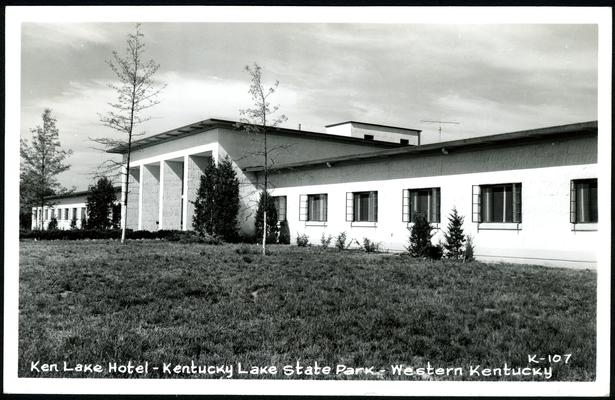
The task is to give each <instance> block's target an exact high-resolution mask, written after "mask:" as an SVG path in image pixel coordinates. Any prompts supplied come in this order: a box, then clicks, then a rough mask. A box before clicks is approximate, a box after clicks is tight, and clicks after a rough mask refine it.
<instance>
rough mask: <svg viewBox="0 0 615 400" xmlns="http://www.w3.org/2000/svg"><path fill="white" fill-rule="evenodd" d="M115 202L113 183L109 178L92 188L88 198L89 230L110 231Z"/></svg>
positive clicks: (102, 179) (101, 179) (101, 180)
mask: <svg viewBox="0 0 615 400" xmlns="http://www.w3.org/2000/svg"><path fill="white" fill-rule="evenodd" d="M115 200H116V198H115V189H114V187H113V183H112V182H111V180H109V179H108V178H107V177H102V178H100V179H99V180H98V181H97V182H96V184H95V185H93V186H90V188H89V193H88V198H87V209H88V215H89V220H88V228H89V229H109V228H110V227H111V226H112V221H111V212H112V210H113V203H114V202H115Z"/></svg>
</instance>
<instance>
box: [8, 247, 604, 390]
mask: <svg viewBox="0 0 615 400" xmlns="http://www.w3.org/2000/svg"><path fill="white" fill-rule="evenodd" d="M271 252H272V254H271V255H269V256H266V257H263V256H261V255H259V254H258V250H257V247H256V246H251V247H246V246H245V245H244V246H243V247H242V246H240V245H221V246H212V245H203V244H181V243H177V242H165V241H130V242H129V243H128V244H127V245H120V244H119V243H117V242H113V241H50V242H44V241H40V242H34V241H22V242H20V289H19V299H20V304H19V310H20V320H19V374H20V376H45V377H51V376H58V377H60V376H61V377H127V375H124V374H113V373H108V372H103V373H100V374H97V375H92V374H86V375H82V374H79V373H73V374H69V375H67V374H65V373H61V372H58V373H42V372H40V373H39V372H36V371H34V372H33V371H31V368H30V367H31V364H30V363H31V362H32V361H37V360H40V361H41V363H60V364H61V363H62V362H64V361H67V362H68V364H69V365H72V364H75V363H98V364H101V365H104V366H105V368H106V367H107V365H108V363H109V362H111V361H117V362H123V363H125V362H128V360H131V361H132V362H133V363H140V362H145V361H148V362H149V364H150V365H162V363H163V362H170V363H173V364H175V363H178V364H190V362H191V360H192V361H194V362H195V363H196V364H199V365H223V364H234V365H236V364H237V363H238V362H240V363H242V365H244V366H246V365H257V366H267V365H275V366H278V368H281V367H282V366H283V365H287V364H289V365H296V363H297V361H298V360H299V361H300V362H301V363H302V364H303V365H313V364H314V362H318V364H319V365H321V366H323V365H330V366H333V367H335V366H336V365H338V364H345V365H348V366H353V367H361V366H375V367H376V370H378V369H380V368H384V369H387V371H388V369H389V367H390V366H391V365H393V364H405V365H407V366H412V367H424V366H426V364H427V362H429V363H430V364H431V365H432V366H442V367H463V368H464V369H466V368H467V367H468V366H469V365H477V364H480V365H483V366H486V367H500V366H503V365H504V363H507V365H508V366H520V367H525V366H527V365H528V355H530V354H537V355H538V357H547V356H548V355H555V354H559V355H562V354H571V355H572V356H571V358H570V360H569V362H568V363H567V364H566V365H563V364H561V363H559V364H555V365H554V368H553V375H552V378H551V380H585V381H587V380H593V379H594V378H595V355H596V350H595V336H596V328H595V326H596V321H595V315H596V274H595V272H593V271H577V270H566V269H556V268H545V267H536V266H522V265H506V264H501V265H487V264H482V263H478V262H473V263H465V264H454V263H450V262H446V261H442V262H440V261H438V262H429V261H423V260H414V259H411V258H409V257H406V256H400V255H383V254H366V253H362V252H343V253H340V252H338V251H337V250H335V249H328V250H322V249H319V248H297V247H295V246H292V247H291V246H271ZM540 366H548V364H541V365H540ZM466 372H467V370H466ZM131 377H149V378H152V377H181V378H188V377H198V378H203V377H212V376H194V375H189V376H187V375H172V376H170V375H165V374H163V373H162V372H161V370H160V371H157V372H156V371H151V368H150V372H149V373H148V374H147V375H145V376H143V375H131ZM214 377H219V376H214ZM236 377H238V376H234V378H236ZM249 377H251V376H242V378H249ZM255 377H257V378H269V379H271V378H275V379H283V378H287V377H286V376H284V375H283V374H278V375H276V376H273V377H271V376H263V375H258V376H255ZM291 378H297V376H292V377H291ZM300 378H306V376H301V377H300ZM307 378H309V376H308V377H307ZM318 378H319V379H326V378H329V379H331V378H335V379H339V378H340V377H339V376H324V377H318ZM342 378H346V376H343V377H342ZM348 378H352V376H349V377H348ZM357 378H358V379H379V377H378V376H367V375H363V376H358V377H357ZM383 378H384V379H405V380H408V379H421V377H417V376H402V377H399V376H396V375H391V374H389V373H388V372H387V373H385V375H384V376H383ZM431 378H432V379H447V380H451V379H480V380H490V379H497V380H504V379H509V380H516V379H525V380H531V379H537V380H544V379H538V378H532V377H525V378H518V377H509V378H505V377H491V378H489V377H478V378H477V377H471V376H468V375H467V374H466V375H464V376H461V377H459V376H456V377H453V376H448V377H437V376H434V377H431ZM380 379H382V378H380Z"/></svg>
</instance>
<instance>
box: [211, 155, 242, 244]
mask: <svg viewBox="0 0 615 400" xmlns="http://www.w3.org/2000/svg"><path fill="white" fill-rule="evenodd" d="M216 176H217V179H216V191H215V194H214V196H215V203H216V207H215V214H214V221H215V223H214V231H215V233H216V234H217V235H220V236H222V237H223V238H224V240H227V241H233V240H236V238H237V213H238V212H239V179H237V174H236V173H235V170H234V169H233V163H232V161H231V159H230V158H229V157H228V156H226V157H225V158H224V160H222V161H220V162H219V163H218V168H217V174H216Z"/></svg>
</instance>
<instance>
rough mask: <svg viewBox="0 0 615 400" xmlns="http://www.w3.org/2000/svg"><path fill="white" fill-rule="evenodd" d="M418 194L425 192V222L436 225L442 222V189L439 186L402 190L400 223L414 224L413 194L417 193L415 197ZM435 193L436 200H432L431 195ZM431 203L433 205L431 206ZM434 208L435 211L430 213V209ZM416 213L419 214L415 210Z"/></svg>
mask: <svg viewBox="0 0 615 400" xmlns="http://www.w3.org/2000/svg"><path fill="white" fill-rule="evenodd" d="M420 192H427V207H428V211H427V213H426V217H427V222H429V223H430V224H434V225H438V224H440V223H441V221H442V208H441V200H442V188H441V187H440V186H433V187H422V188H407V189H403V190H402V222H407V223H408V224H414V222H415V221H416V219H415V218H414V216H415V215H416V214H415V213H414V212H413V202H412V198H413V193H417V196H418V195H419V193H420ZM434 193H436V198H435V200H433V194H434ZM432 203H433V204H432ZM432 206H435V209H436V211H435V212H433V213H432V212H431V207H432ZM417 212H419V211H418V210H417ZM432 217H435V221H433V220H432Z"/></svg>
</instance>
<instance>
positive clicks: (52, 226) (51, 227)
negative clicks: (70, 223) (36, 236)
mask: <svg viewBox="0 0 615 400" xmlns="http://www.w3.org/2000/svg"><path fill="white" fill-rule="evenodd" d="M57 229H58V220H57V219H56V217H53V218H51V221H49V225H47V230H48V231H55V230H57Z"/></svg>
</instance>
